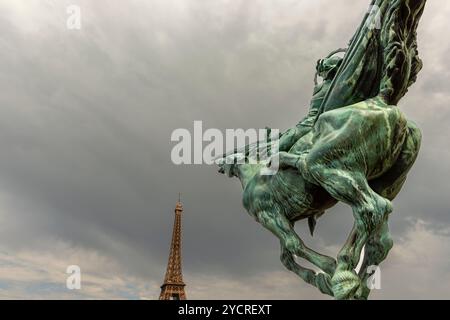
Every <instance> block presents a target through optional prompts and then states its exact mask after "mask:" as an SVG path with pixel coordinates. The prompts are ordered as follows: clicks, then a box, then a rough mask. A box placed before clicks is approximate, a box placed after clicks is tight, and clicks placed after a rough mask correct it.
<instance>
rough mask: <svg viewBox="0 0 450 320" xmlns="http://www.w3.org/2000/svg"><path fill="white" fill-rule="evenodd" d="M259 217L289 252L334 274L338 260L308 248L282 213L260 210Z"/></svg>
mask: <svg viewBox="0 0 450 320" xmlns="http://www.w3.org/2000/svg"><path fill="white" fill-rule="evenodd" d="M257 219H258V221H259V223H261V225H262V226H264V227H265V228H266V229H268V230H269V231H270V232H272V233H273V234H274V235H275V236H276V237H277V238H278V239H280V241H281V244H282V247H284V248H285V249H286V250H287V251H288V252H290V253H291V254H295V255H297V256H299V257H301V258H303V259H306V260H307V261H309V262H311V263H312V264H314V265H315V266H317V267H318V268H320V269H321V270H323V271H324V272H326V273H327V274H329V275H332V274H334V271H335V269H336V261H335V260H334V259H333V258H331V257H328V256H326V255H322V254H320V253H318V252H316V251H314V250H312V249H310V248H308V247H307V246H306V245H305V244H304V243H303V241H302V240H301V239H300V237H299V236H298V235H297V233H296V232H295V230H294V228H293V227H292V224H291V222H290V221H289V220H288V219H287V218H286V217H284V216H283V215H282V214H279V213H273V212H271V211H260V212H259V213H258V214H257Z"/></svg>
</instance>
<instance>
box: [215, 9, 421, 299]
mask: <svg viewBox="0 0 450 320" xmlns="http://www.w3.org/2000/svg"><path fill="white" fill-rule="evenodd" d="M425 2H426V0H374V1H372V3H371V11H370V12H369V13H368V14H367V15H366V16H365V18H364V21H363V23H362V25H361V26H360V28H359V29H358V31H357V32H356V34H355V36H354V37H353V39H352V41H351V42H350V44H349V47H348V48H347V49H346V50H337V51H335V52H333V53H332V54H330V55H329V56H328V57H327V58H325V59H323V60H320V61H319V62H318V65H317V75H318V76H320V77H322V78H323V82H322V83H321V84H316V88H315V90H314V96H313V99H312V101H311V106H310V112H309V114H308V116H307V117H306V118H305V119H303V120H302V121H301V122H300V123H299V124H298V125H297V126H296V127H294V128H291V129H289V130H288V131H287V132H285V133H283V134H282V135H280V137H279V140H278V144H279V153H272V157H273V159H276V161H277V162H278V166H279V169H278V171H277V172H276V173H275V174H273V175H265V174H263V173H262V171H261V170H262V169H264V168H265V167H266V166H267V165H266V164H264V163H256V164H255V163H250V162H249V161H247V160H248V158H249V156H250V153H251V152H250V151H251V149H252V148H254V146H251V145H250V146H247V147H246V148H245V149H244V150H234V151H233V152H232V153H231V154H227V155H224V156H223V157H222V159H221V160H219V162H218V164H219V167H220V169H219V172H221V173H224V174H227V175H228V176H229V177H237V178H238V179H240V181H241V183H242V187H243V189H244V194H243V204H244V207H245V209H246V210H247V211H248V212H249V214H250V215H251V216H252V217H254V218H255V219H256V221H257V222H259V223H260V224H261V225H263V226H264V227H265V228H266V229H268V230H269V231H271V232H272V233H273V234H274V235H275V236H276V237H278V238H279V240H280V244H281V261H282V263H283V264H284V266H285V267H286V268H287V269H288V270H290V271H292V272H294V273H296V274H297V275H298V276H299V277H300V278H302V279H303V280H304V281H306V282H307V283H309V284H311V285H314V286H316V287H317V288H318V289H319V290H320V291H321V292H322V293H324V294H328V295H331V296H333V297H335V298H337V299H367V298H368V296H369V293H370V288H369V286H368V285H367V279H368V278H369V277H370V276H371V273H370V272H368V267H369V266H372V265H379V264H380V263H381V262H382V261H383V260H385V259H386V257H387V255H388V252H389V250H390V249H391V248H392V246H393V241H392V238H391V236H390V233H389V228H388V218H389V214H390V213H391V212H392V210H393V209H392V204H391V201H392V200H393V199H394V198H395V197H396V196H397V195H398V193H399V192H400V190H401V188H402V186H403V184H404V183H405V181H406V177H407V174H408V172H409V171H410V169H411V168H412V166H413V164H414V162H415V160H416V158H417V155H418V152H419V149H420V143H421V132H420V130H419V129H418V128H417V126H416V125H415V124H414V123H412V122H411V121H408V120H407V118H406V117H405V115H404V114H403V113H402V112H401V111H400V109H399V108H398V107H397V106H396V105H397V103H398V102H399V100H400V99H401V98H402V97H403V96H404V95H405V94H406V92H407V90H408V88H409V87H410V86H411V85H412V84H413V83H414V82H415V80H416V77H417V74H418V73H419V71H420V69H421V67H422V62H421V60H420V59H419V57H418V51H417V43H416V37H417V36H416V29H417V26H418V22H419V20H420V17H421V15H422V13H423V10H424V7H425ZM340 51H345V55H344V57H343V58H340V57H338V56H337V55H336V54H337V53H338V52H340ZM274 161H275V160H274ZM269 165H270V164H269ZM339 201H340V202H343V203H346V204H348V205H349V206H351V208H352V211H353V216H354V225H353V229H352V231H351V232H350V235H349V236H348V239H347V241H346V243H345V244H344V246H343V247H342V249H341V250H340V252H339V253H338V256H337V259H334V258H332V257H329V256H326V255H323V254H320V253H318V252H315V251H314V250H312V249H310V248H308V247H307V246H306V245H305V244H304V243H303V241H302V240H301V239H300V237H299V236H298V235H297V234H296V232H295V231H294V224H295V223H296V222H297V221H300V220H304V219H307V220H308V223H309V227H310V230H311V233H313V232H314V227H315V221H316V219H317V218H318V217H320V216H322V215H323V214H324V212H325V211H326V210H327V209H329V208H331V207H333V206H334V205H335V204H336V203H337V202H339ZM363 248H364V257H363V261H362V265H361V268H360V271H359V273H358V274H357V273H356V271H355V268H356V266H357V265H358V263H359V260H360V256H361V253H362V250H363ZM295 256H298V257H301V258H303V259H305V260H307V261H309V262H311V263H312V264H313V265H315V266H316V267H317V268H319V269H320V270H321V271H320V272H315V271H314V270H311V269H308V268H304V267H302V266H301V265H299V264H298V263H297V262H296V260H295Z"/></svg>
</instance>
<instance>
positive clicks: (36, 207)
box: [0, 0, 450, 299]
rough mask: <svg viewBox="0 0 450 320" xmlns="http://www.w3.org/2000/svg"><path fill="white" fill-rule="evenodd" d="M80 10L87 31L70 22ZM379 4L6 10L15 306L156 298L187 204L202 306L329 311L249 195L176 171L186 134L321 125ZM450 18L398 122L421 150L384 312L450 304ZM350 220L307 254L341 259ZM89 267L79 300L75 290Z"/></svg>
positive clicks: (220, 2) (442, 9)
mask: <svg viewBox="0 0 450 320" xmlns="http://www.w3.org/2000/svg"><path fill="white" fill-rule="evenodd" d="M70 4H76V5H79V6H80V8H81V18H82V27H81V30H68V29H67V27H66V19H67V17H68V15H67V13H66V7H67V6H68V5H70ZM368 4H369V1H368V0H367V1H364V0H359V1H354V0H339V1H331V0H315V1H312V0H145V1H144V0H141V1H138V0H128V1H114V2H112V1H107V0H71V1H66V0H53V1H52V0H0V29H1V33H0V52H1V53H0V85H1V88H2V90H1V94H0V150H1V155H0V298H33V299H34V298H56V299H60V298H66V299H71V298H95V299H98V298H125V299H140V298H145V299H156V298H157V297H158V296H159V290H160V289H159V286H160V285H161V284H162V281H163V277H164V273H165V268H166V263H167V255H168V250H169V244H170V237H171V231H172V230H171V229H172V224H173V209H174V207H175V203H176V200H177V198H178V192H181V193H182V202H183V205H184V209H185V211H184V215H183V223H184V226H183V236H184V238H183V241H184V243H183V260H184V261H183V262H184V265H183V269H184V270H183V271H184V278H185V282H186V283H187V287H186V291H187V295H188V298H191V299H202V298H206V299H211V298H214V299H220V298H235V299H241V298H242V299H252V298H268V299H308V298H309V299H313V298H325V299H328V298H327V297H325V296H322V295H321V294H319V293H318V292H317V290H316V289H315V288H312V287H310V286H309V285H307V284H305V283H304V282H302V281H301V280H300V279H298V278H297V277H296V276H295V275H293V274H291V273H289V272H288V271H287V270H285V269H284V267H283V266H282V265H281V263H280V262H279V243H278V240H277V239H276V238H275V237H274V236H273V235H272V234H270V233H269V232H267V231H266V230H264V229H263V228H262V227H261V226H260V225H258V224H257V223H255V222H254V220H253V219H252V218H250V217H249V216H248V214H247V213H246V212H245V210H244V209H243V207H242V206H241V197H242V190H241V188H240V184H239V182H238V181H237V180H231V179H227V178H225V177H224V176H221V175H219V174H217V172H216V168H214V167H211V166H207V165H197V166H176V165H174V164H173V163H172V162H171V159H170V152H171V149H172V147H173V146H174V143H172V142H171V141H170V136H171V133H172V132H173V131H174V130H175V129H177V128H186V129H189V130H192V129H193V121H194V120H202V121H203V125H204V127H205V128H218V129H221V130H224V129H226V128H246V129H247V128H264V127H265V126H270V127H272V128H278V129H281V130H284V129H286V128H288V127H289V126H293V125H295V124H296V123H297V121H298V120H299V119H300V118H302V117H303V116H304V115H305V113H306V112H307V106H308V103H309V100H310V98H311V93H312V89H313V81H312V80H313V77H314V67H315V64H316V61H317V59H319V58H321V57H324V56H325V55H327V54H328V53H329V52H330V51H332V50H334V49H336V48H339V47H345V46H346V44H347V42H348V40H349V39H350V37H351V36H352V35H353V32H354V31H355V29H356V27H357V26H358V25H359V23H360V21H361V19H362V16H363V14H364V12H365V11H366V9H367V6H368ZM449 16H450V3H449V2H448V1H429V3H428V4H427V8H426V10H425V13H424V16H423V19H422V23H421V25H420V27H419V39H418V40H419V49H420V53H421V57H422V58H423V60H424V69H423V71H422V72H421V74H420V75H419V77H418V81H417V83H416V84H415V85H414V86H413V87H412V88H411V90H410V92H409V93H408V95H407V97H406V98H405V99H403V100H402V101H401V104H400V106H401V108H402V110H403V111H404V112H405V113H406V114H407V116H408V118H410V119H412V120H414V121H415V122H417V123H418V124H419V126H420V128H421V129H422V130H423V134H424V139H423V147H422V150H421V154H420V156H419V159H418V161H417V163H416V165H415V167H414V168H413V170H412V172H411V174H410V176H409V179H408V181H407V184H406V186H405V187H404V189H403V191H402V193H401V194H400V195H399V197H398V198H397V199H396V201H395V202H394V207H395V211H394V213H393V214H392V216H391V229H392V234H393V237H394V241H395V246H394V249H393V250H392V251H391V254H390V255H389V257H388V259H387V261H386V262H385V263H384V264H383V265H382V266H381V271H382V289H381V290H378V291H376V292H374V293H373V295H372V298H374V299H376V298H387V299H395V298H406V299H408V298H411V299H423V298H425V299H426V298H447V299H449V298H450V258H449V257H450V212H449V211H450V194H449V181H450V148H449V142H448V138H449V137H450V126H449V123H450V109H449V106H448V102H449V97H450V92H449V85H450V71H449V69H448V67H447V62H448V61H447V60H448V57H449V54H450V44H449V43H448V41H447V38H448V37H447V36H446V33H447V32H448V30H449V29H450V22H449V20H448V17H449ZM351 223H352V216H351V210H350V208H349V207H347V206H344V205H339V206H337V207H336V208H334V209H332V210H330V211H329V212H328V213H327V215H325V216H323V217H322V218H321V219H320V220H319V221H318V225H317V229H316V230H317V233H316V235H315V237H314V238H311V237H310V236H309V233H308V231H307V228H306V227H305V226H304V225H299V226H298V228H297V230H298V232H299V233H300V235H301V237H302V238H303V239H304V240H305V242H306V243H307V244H310V245H311V246H313V247H314V248H316V249H318V250H320V251H324V252H326V253H329V254H333V255H335V254H336V252H337V250H338V249H339V247H340V246H341V245H342V244H343V242H344V240H345V238H346V236H347V234H348V232H349V230H350V228H351ZM74 264H75V265H79V266H80V267H81V271H82V281H83V282H82V289H81V290H78V291H69V290H67V289H66V287H65V280H66V276H67V275H66V274H65V271H66V267H67V266H68V265H74Z"/></svg>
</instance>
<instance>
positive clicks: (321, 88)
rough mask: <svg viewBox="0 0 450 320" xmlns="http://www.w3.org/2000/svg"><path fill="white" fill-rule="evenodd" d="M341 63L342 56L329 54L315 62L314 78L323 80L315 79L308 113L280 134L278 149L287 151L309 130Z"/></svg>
mask: <svg viewBox="0 0 450 320" xmlns="http://www.w3.org/2000/svg"><path fill="white" fill-rule="evenodd" d="M341 63H342V58H341V57H339V56H331V57H328V58H325V59H321V60H319V61H318V62H317V67H316V79H317V76H320V77H321V78H322V79H323V81H322V82H321V83H319V84H318V83H317V80H316V81H315V83H316V85H315V87H314V91H313V97H312V99H311V102H310V107H309V112H308V115H307V116H306V117H305V118H303V119H302V120H301V121H300V122H299V123H298V124H297V125H296V126H295V127H294V128H290V129H289V130H287V131H286V132H285V133H283V134H282V135H281V137H280V140H279V150H280V151H286V152H287V151H289V150H290V149H291V147H292V146H293V145H294V144H295V143H296V142H297V141H298V140H299V139H300V138H301V137H303V136H304V135H305V134H307V133H308V132H309V131H311V129H312V127H313V126H314V123H315V120H316V118H317V116H318V114H319V111H320V107H321V106H322V102H323V99H324V98H325V96H326V94H327V92H328V89H329V88H330V85H331V83H332V81H333V79H334V77H335V76H336V73H337V70H338V68H339V66H340V65H341Z"/></svg>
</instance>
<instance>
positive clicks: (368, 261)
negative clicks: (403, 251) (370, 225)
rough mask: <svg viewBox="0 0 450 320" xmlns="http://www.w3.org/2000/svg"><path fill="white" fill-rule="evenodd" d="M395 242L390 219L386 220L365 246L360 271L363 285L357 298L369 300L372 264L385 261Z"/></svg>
mask: <svg viewBox="0 0 450 320" xmlns="http://www.w3.org/2000/svg"><path fill="white" fill-rule="evenodd" d="M393 244H394V242H393V240H392V237H391V235H390V233H389V226H388V219H386V220H385V222H384V223H383V226H382V227H381V229H380V231H379V232H378V233H376V234H375V235H373V236H372V237H371V238H370V239H369V240H368V241H367V244H366V246H365V247H364V260H363V263H362V265H361V270H360V271H359V277H360V279H361V282H362V283H361V287H360V288H359V290H358V292H357V294H356V298H357V299H364V300H367V298H368V297H369V294H370V288H369V285H368V281H369V279H370V277H371V276H372V275H373V272H374V271H373V272H370V273H369V272H368V268H369V267H370V266H379V265H380V264H381V262H383V261H384V260H385V259H386V257H387V255H388V253H389V251H390V250H391V249H392V246H393Z"/></svg>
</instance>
